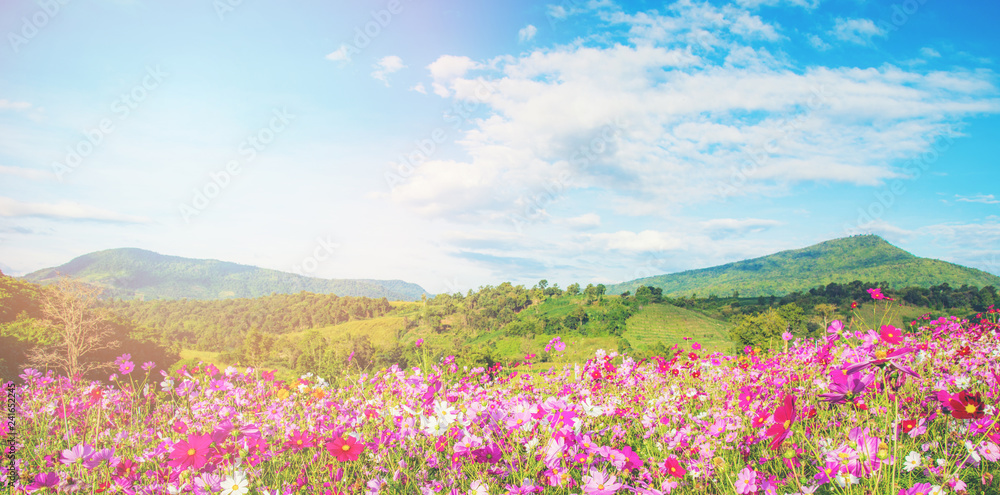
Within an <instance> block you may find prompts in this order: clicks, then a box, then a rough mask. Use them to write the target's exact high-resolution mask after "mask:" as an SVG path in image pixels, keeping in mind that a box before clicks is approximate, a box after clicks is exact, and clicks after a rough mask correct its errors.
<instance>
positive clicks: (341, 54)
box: [326, 44, 351, 62]
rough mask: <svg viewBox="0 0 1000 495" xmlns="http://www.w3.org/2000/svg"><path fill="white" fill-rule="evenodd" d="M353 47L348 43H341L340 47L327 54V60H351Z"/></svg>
mask: <svg viewBox="0 0 1000 495" xmlns="http://www.w3.org/2000/svg"><path fill="white" fill-rule="evenodd" d="M350 49H351V47H350V46H348V45H346V44H341V45H340V48H337V49H336V50H334V51H332V52H330V53H328V54H326V59H327V60H332V61H334V62H350V61H351V52H350Z"/></svg>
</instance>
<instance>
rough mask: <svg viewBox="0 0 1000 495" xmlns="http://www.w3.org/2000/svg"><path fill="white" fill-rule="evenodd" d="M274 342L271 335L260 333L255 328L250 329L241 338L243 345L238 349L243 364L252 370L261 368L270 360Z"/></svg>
mask: <svg viewBox="0 0 1000 495" xmlns="http://www.w3.org/2000/svg"><path fill="white" fill-rule="evenodd" d="M276 340H277V339H275V338H274V336H273V335H269V334H266V333H261V332H260V331H258V330H257V329H256V328H251V329H250V331H248V332H247V334H246V335H245V336H244V337H243V345H242V348H241V349H240V350H241V351H242V352H241V354H242V358H243V363H244V364H246V365H247V366H251V367H253V368H254V369H260V368H261V367H263V366H264V364H265V363H266V362H267V361H268V360H270V359H271V355H272V353H273V352H274V344H275V341H276Z"/></svg>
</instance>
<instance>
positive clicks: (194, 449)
mask: <svg viewBox="0 0 1000 495" xmlns="http://www.w3.org/2000/svg"><path fill="white" fill-rule="evenodd" d="M210 445H212V435H191V436H189V437H188V439H187V441H184V440H181V441H179V442H177V443H176V444H174V451H173V452H171V453H170V461H169V462H167V464H168V465H170V466H172V467H175V468H179V469H181V470H184V469H187V468H188V467H191V468H193V469H196V470H197V469H201V467H202V466H204V465H205V462H206V460H207V457H208V451H209V446H210Z"/></svg>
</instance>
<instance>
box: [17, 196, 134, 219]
mask: <svg viewBox="0 0 1000 495" xmlns="http://www.w3.org/2000/svg"><path fill="white" fill-rule="evenodd" d="M0 217H39V218H51V219H57V220H93V221H103V222H116V223H150V222H151V221H150V220H149V219H148V218H145V217H139V216H134V215H124V214H121V213H116V212H113V211H108V210H104V209H101V208H97V207H94V206H89V205H82V204H80V203H76V202H72V201H60V202H58V203H26V202H22V201H18V200H16V199H12V198H6V197H0Z"/></svg>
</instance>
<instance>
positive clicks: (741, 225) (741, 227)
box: [701, 218, 783, 237]
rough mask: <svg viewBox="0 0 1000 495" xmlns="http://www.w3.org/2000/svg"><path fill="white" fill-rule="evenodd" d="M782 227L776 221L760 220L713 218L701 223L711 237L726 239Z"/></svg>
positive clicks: (780, 223)
mask: <svg viewBox="0 0 1000 495" xmlns="http://www.w3.org/2000/svg"><path fill="white" fill-rule="evenodd" d="M780 225H783V223H782V222H779V221H777V220H767V219H761V218H744V219H736V218H715V219H712V220H706V221H704V222H701V226H702V227H703V228H704V229H705V230H706V231H708V232H709V233H710V235H713V237H728V236H731V235H745V234H748V233H757V232H763V231H765V230H768V229H771V228H773V227H778V226H780Z"/></svg>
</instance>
